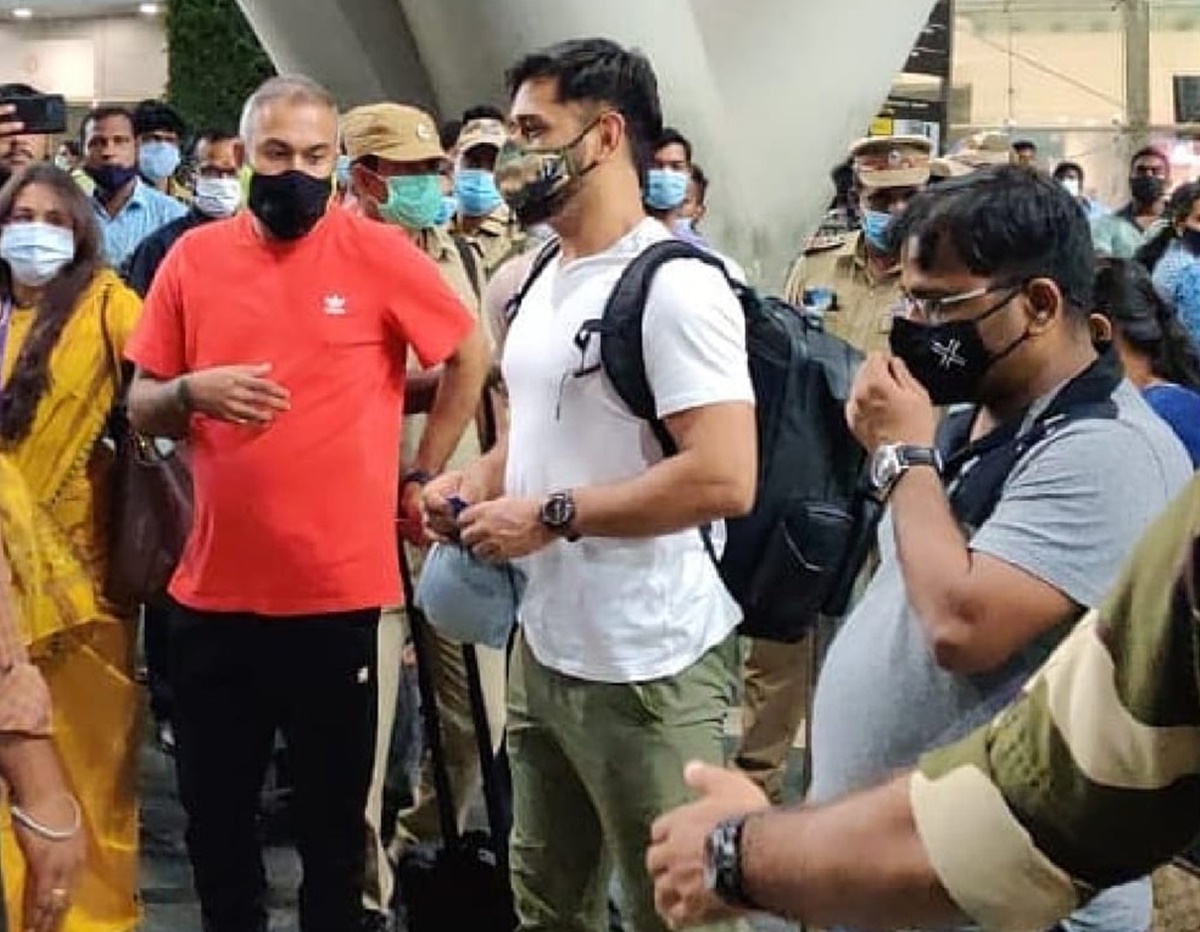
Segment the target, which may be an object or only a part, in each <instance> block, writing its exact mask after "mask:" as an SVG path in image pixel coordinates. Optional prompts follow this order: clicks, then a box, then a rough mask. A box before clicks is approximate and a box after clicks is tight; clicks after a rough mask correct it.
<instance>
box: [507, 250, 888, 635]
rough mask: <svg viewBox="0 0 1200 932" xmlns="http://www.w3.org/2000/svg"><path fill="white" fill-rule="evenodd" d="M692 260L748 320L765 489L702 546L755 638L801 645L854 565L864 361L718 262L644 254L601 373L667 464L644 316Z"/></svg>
mask: <svg viewBox="0 0 1200 932" xmlns="http://www.w3.org/2000/svg"><path fill="white" fill-rule="evenodd" d="M557 253H558V244H557V242H552V243H550V244H548V245H547V246H546V247H544V248H543V249H542V251H541V253H539V255H538V256H537V257H536V258H535V259H534V262H533V264H532V266H531V268H530V271H529V274H528V275H527V276H526V278H525V281H524V283H523V284H522V286H521V288H520V290H519V291H518V292H517V293H516V295H514V296H513V298H512V300H511V301H510V302H509V306H508V318H509V321H510V322H511V320H512V318H513V317H515V316H516V313H517V312H518V309H519V307H520V304H521V301H522V300H524V298H525V296H526V294H528V292H529V289H530V287H531V286H532V284H533V282H534V280H535V279H536V278H537V277H538V275H540V274H541V272H542V271H543V270H544V269H545V268H546V266H547V265H549V263H550V261H551V260H552V259H553V258H554V256H555V255H557ZM677 259H693V260H696V261H700V262H703V263H705V264H706V265H709V266H712V267H713V268H715V269H718V270H720V272H721V273H722V275H724V276H725V278H726V280H727V281H728V282H729V287H730V288H731V289H732V290H733V292H734V294H736V295H737V298H738V301H739V302H740V303H741V306H742V310H743V311H744V312H745V315H746V349H747V353H748V356H749V361H750V377H751V381H752V382H753V385H754V395H755V399H756V403H757V411H756V413H757V421H758V486H757V487H758V493H757V496H756V498H755V503H754V507H753V510H752V511H751V512H750V513H749V514H747V515H746V516H744V517H741V518H735V519H731V520H729V521H727V522H726V523H725V527H726V544H725V549H724V552H723V554H722V555H721V556H720V557H718V556H717V553H716V550H715V547H714V546H713V542H712V537H711V534H710V533H709V529H708V528H702V529H701V533H702V534H703V536H704V541H705V546H706V547H707V548H708V551H709V554H710V555H711V556H712V558H713V560H714V562H715V563H716V565H717V568H718V570H719V571H720V574H721V578H722V580H723V581H724V583H725V586H726V587H727V588H728V590H729V592H730V594H731V595H733V597H734V598H735V599H736V600H737V602H738V604H739V605H741V607H742V611H743V622H742V625H741V628H740V631H741V633H742V634H743V635H746V636H748V637H755V638H763V639H766V640H775V641H786V642H791V641H798V640H800V639H801V638H802V637H804V635H805V634H806V633H807V632H808V631H809V629H810V628H811V627H812V625H813V623H814V622H815V621H816V619H817V617H818V615H819V614H821V613H822V612H830V613H833V612H839V611H840V608H841V606H839V605H836V604H832V603H836V602H840V601H844V598H845V592H844V590H845V589H847V588H848V587H847V586H845V584H844V579H843V577H844V576H845V573H844V571H843V570H844V567H846V566H847V565H852V564H853V563H854V561H855V557H854V556H853V555H852V552H853V551H854V550H856V549H857V548H856V545H855V541H856V540H857V539H859V538H860V537H861V536H862V534H861V526H862V525H863V523H864V521H865V520H866V519H864V518H863V517H862V516H861V514H860V513H861V510H862V509H861V507H860V506H861V501H860V496H859V495H858V490H859V485H860V484H859V477H860V475H861V473H862V472H863V463H864V453H863V450H862V447H861V446H859V444H858V441H857V440H855V438H854V436H853V435H852V434H851V433H850V430H849V428H848V426H847V425H846V417H845V413H844V410H845V404H846V400H847V398H848V397H849V393H850V387H851V384H852V382H853V379H854V374H855V372H856V371H857V368H858V366H859V364H860V363H861V361H862V354H861V353H859V352H858V351H857V350H855V349H854V348H853V347H851V346H850V345H849V344H848V343H846V342H844V341H843V340H840V339H838V338H837V337H834V336H832V335H830V334H827V333H825V332H824V330H823V329H822V327H821V322H820V319H819V318H817V317H814V316H812V315H807V314H805V313H804V312H803V311H802V310H800V309H798V308H795V307H793V306H792V305H790V304H787V303H785V302H784V301H782V300H780V299H778V298H773V297H765V296H761V295H759V294H758V293H757V292H756V291H754V290H753V289H752V288H749V287H748V286H746V285H743V284H741V283H739V282H735V281H733V280H732V279H730V278H729V276H728V274H727V273H726V271H725V266H724V264H723V263H722V262H721V260H720V259H719V258H717V257H716V256H713V255H712V254H710V253H707V252H704V251H703V250H700V249H698V248H696V247H695V246H692V245H690V244H688V243H685V242H683V241H681V240H664V241H662V242H659V243H655V244H654V245H652V246H650V247H649V248H647V249H646V250H645V251H644V252H642V253H641V254H640V255H639V256H638V257H637V258H635V259H634V260H633V261H632V262H630V264H629V266H628V267H627V268H626V269H625V271H624V272H623V273H622V274H621V278H620V280H619V281H618V282H617V284H616V286H615V287H614V288H613V291H612V294H611V295H610V296H609V299H608V302H607V303H606V304H605V307H604V313H603V316H602V317H601V318H600V319H599V320H592V321H587V322H586V323H585V324H584V325H583V328H582V332H581V336H584V335H586V334H587V333H589V332H593V333H598V334H599V336H600V356H601V367H602V370H603V373H604V375H605V377H606V378H607V379H608V380H609V382H610V383H611V384H612V386H613V388H614V389H615V391H616V393H617V395H618V396H620V398H621V400H622V401H623V402H624V403H625V404H626V405H627V406H628V407H629V409H630V411H632V412H633V413H634V414H635V415H637V416H638V417H640V418H642V419H643V420H645V421H647V422H648V423H649V425H650V427H651V429H652V430H653V431H654V434H655V436H656V437H657V438H658V441H659V443H660V444H661V445H662V448H663V451H664V452H665V453H666V455H668V456H670V455H672V454H673V453H675V452H676V446H675V442H674V440H673V439H672V437H671V435H670V433H669V432H668V431H667V429H666V426H665V425H664V424H663V423H662V421H660V420H659V419H658V418H657V415H656V409H655V404H654V398H653V395H652V393H651V391H650V385H649V382H648V381H647V378H646V365H645V356H644V353H643V348H642V318H643V314H644V311H645V306H646V299H647V296H648V294H649V291H650V285H651V282H652V281H653V279H654V275H655V273H656V272H657V271H658V269H659V268H661V267H662V265H663V264H664V263H666V262H672V261H674V260H677Z"/></svg>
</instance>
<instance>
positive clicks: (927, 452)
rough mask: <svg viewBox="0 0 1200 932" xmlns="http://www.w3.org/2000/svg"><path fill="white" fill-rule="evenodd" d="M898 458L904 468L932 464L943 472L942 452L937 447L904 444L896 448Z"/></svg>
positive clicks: (938, 471) (939, 473)
mask: <svg viewBox="0 0 1200 932" xmlns="http://www.w3.org/2000/svg"><path fill="white" fill-rule="evenodd" d="M896 458H897V459H898V460H899V461H900V466H901V468H903V469H910V468H912V467H913V466H932V467H933V468H934V469H935V470H937V473H938V475H939V476H940V475H941V474H942V466H943V464H942V454H941V452H940V451H939V450H938V449H937V448H936V447H918V446H911V445H909V444H904V445H902V446H900V447H898V448H897V449H896Z"/></svg>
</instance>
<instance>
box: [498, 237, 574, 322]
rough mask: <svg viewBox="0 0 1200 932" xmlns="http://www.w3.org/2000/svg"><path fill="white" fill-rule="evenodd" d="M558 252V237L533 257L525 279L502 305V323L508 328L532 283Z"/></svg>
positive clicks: (560, 247) (559, 249)
mask: <svg viewBox="0 0 1200 932" xmlns="http://www.w3.org/2000/svg"><path fill="white" fill-rule="evenodd" d="M560 252H562V243H560V242H559V240H558V237H555V238H554V239H552V240H550V241H549V242H547V243H545V244H544V245H543V246H541V248H539V249H538V251H537V253H536V254H535V255H534V257H533V262H531V263H530V264H529V271H527V272H526V273H525V278H524V279H522V280H521V287H520V288H518V289H517V290H516V292H515V293H514V294H513V296H512V297H511V298H509V299H508V302H507V303H506V304H505V305H504V321H505V323H506V324H507V325H508V326H512V322H513V320H514V319H515V318H516V316H517V313H518V312H519V311H520V310H521V302H523V301H524V300H525V297H526V296H527V295H528V294H529V289H531V288H532V287H533V283H534V282H535V281H537V280H538V276H540V275H541V274H542V273H543V272H544V271H546V269H547V267H548V266H549V265H550V263H551V262H553V261H554V257H555V256H557V255H558V254H559V253H560Z"/></svg>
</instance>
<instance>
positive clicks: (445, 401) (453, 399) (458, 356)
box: [411, 325, 490, 474]
mask: <svg viewBox="0 0 1200 932" xmlns="http://www.w3.org/2000/svg"><path fill="white" fill-rule="evenodd" d="M489 365H490V356H489V353H488V349H487V342H486V341H485V340H484V337H483V333H482V331H480V329H479V327H478V325H476V327H475V328H474V329H473V330H472V331H471V332H470V334H468V336H467V337H466V338H465V339H464V340H463V342H462V343H461V344H459V347H458V349H457V350H456V351H455V352H454V355H453V356H451V357H450V358H449V359H447V360H446V362H445V363H444V364H443V366H442V371H441V378H440V379H439V380H438V384H437V395H436V397H435V398H434V401H433V406H432V408H431V409H430V412H429V419H428V420H427V421H426V422H425V429H424V430H423V431H422V432H421V443H420V446H419V447H418V449H417V454H416V458H415V460H414V461H413V463H412V464H411V465H412V467H413V468H415V469H420V470H423V471H425V472H429V473H434V474H436V473H439V472H441V470H442V468H443V467H444V466H445V465H446V461H447V460H448V459H450V454H452V453H453V452H454V448H455V447H456V446H458V442H459V439H460V438H461V437H462V435H463V431H464V430H466V428H467V425H468V424H470V423H471V420H472V418H473V417H474V416H475V411H476V409H477V408H478V407H479V401H480V399H481V398H482V397H483V384H484V381H485V380H486V379H487V373H488V366H489Z"/></svg>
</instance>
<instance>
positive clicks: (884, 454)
mask: <svg viewBox="0 0 1200 932" xmlns="http://www.w3.org/2000/svg"><path fill="white" fill-rule="evenodd" d="M914 466H930V467H932V468H933V470H934V471H935V472H937V474H938V475H939V476H940V475H941V474H942V454H941V453H939V452H938V451H937V450H936V449H935V448H933V447H915V446H911V445H909V444H904V443H887V444H884V445H883V446H881V447H880V448H879V449H877V450H876V451H875V453H874V454H873V455H872V456H871V488H872V490H873V491H874V492H875V496H876V497H877V498H878V499H879V500H880V501H882V500H884V499H886V498H887V497H888V496H889V495H890V494H891V492H892V489H894V488H895V487H896V483H897V482H899V481H900V477H901V476H903V475H904V474H905V473H906V472H908V471H909V470H910V469H912V468H913V467H914Z"/></svg>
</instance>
